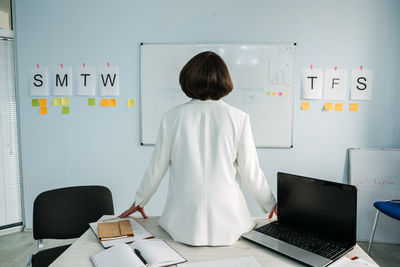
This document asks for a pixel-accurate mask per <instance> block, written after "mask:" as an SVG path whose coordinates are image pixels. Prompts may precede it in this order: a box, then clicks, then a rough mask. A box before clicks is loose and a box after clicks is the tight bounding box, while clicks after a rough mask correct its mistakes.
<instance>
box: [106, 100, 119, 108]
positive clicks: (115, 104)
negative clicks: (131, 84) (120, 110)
mask: <svg viewBox="0 0 400 267" xmlns="http://www.w3.org/2000/svg"><path fill="white" fill-rule="evenodd" d="M108 105H109V106H110V107H116V106H117V100H116V99H115V98H111V99H109V100H108Z"/></svg>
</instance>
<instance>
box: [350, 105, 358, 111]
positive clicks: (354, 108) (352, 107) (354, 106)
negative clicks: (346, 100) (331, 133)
mask: <svg viewBox="0 0 400 267" xmlns="http://www.w3.org/2000/svg"><path fill="white" fill-rule="evenodd" d="M350 111H358V103H351V104H350Z"/></svg>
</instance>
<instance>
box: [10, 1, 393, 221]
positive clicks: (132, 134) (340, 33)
mask: <svg viewBox="0 0 400 267" xmlns="http://www.w3.org/2000/svg"><path fill="white" fill-rule="evenodd" d="M16 2H17V3H16V33H17V53H18V75H19V78H18V81H19V88H18V93H19V105H20V117H21V120H20V124H21V139H22V140H21V149H22V166H23V170H22V171H23V177H24V181H23V185H24V201H25V215H26V224H27V226H30V225H31V221H32V205H33V200H34V198H35V197H36V196H37V195H38V194H39V193H40V192H42V191H44V190H48V189H51V188H56V187H63V186H71V185H80V184H103V185H106V186H108V187H109V188H110V189H111V190H112V192H113V196H114V203H115V209H116V212H117V213H119V212H121V211H122V210H123V209H125V208H127V207H128V206H129V205H130V204H131V202H132V201H133V198H134V194H135V191H136V188H137V186H138V184H139V182H140V179H141V175H142V173H143V172H144V170H145V168H146V166H147V164H148V162H149V158H150V156H151V152H152V149H153V148H152V147H142V146H140V144H139V137H140V104H141V103H140V56H139V55H140V54H139V52H140V48H139V44H140V43H141V42H175V43H176V42H178V43H179V42H188V43H196V42H219V43H221V42H222V43H235V42H240V43H246V42H248V43H260V42H274V43H276V42H296V43H297V44H298V45H297V55H296V65H297V68H296V71H297V75H296V90H295V91H296V94H295V103H294V105H295V112H294V148H293V149H258V154H259V158H260V164H261V166H262V169H263V170H264V171H265V174H266V176H267V177H268V181H269V183H270V185H271V187H272V188H273V190H274V191H276V172H277V171H285V172H291V173H296V174H301V175H310V176H315V177H318V178H322V179H327V180H332V181H339V182H347V181H348V175H347V172H348V158H347V149H348V148H349V147H394V146H400V140H399V134H400V126H399V125H400V121H399V116H398V114H399V111H400V108H399V107H398V102H399V100H400V94H399V93H398V92H399V90H400V87H399V85H398V82H397V79H398V77H397V76H398V75H399V70H400V68H399V63H398V62H399V59H400V56H399V47H400V37H399V36H400V33H399V25H400V18H399V13H400V12H399V10H400V1H397V0H353V1H346V0H335V1H333V0H332V1H318V0H303V1H297V0H281V1H272V0H271V1H266V0H265V1H256V0H252V1H238V0H236V1H228V0H220V1H211V0H203V1H194V0H189V1H188V0H171V1H162V0H150V1H139V0H118V1H117V0H116V1H106V0H87V1H78V0H70V1H54V0H38V1H28V0H21V1H16ZM82 62H85V63H86V64H87V65H88V66H100V65H105V64H106V62H110V63H111V64H112V65H116V66H119V67H120V87H121V88H120V91H121V95H120V96H119V97H118V98H117V101H118V106H117V107H116V108H100V107H99V106H98V105H97V106H96V107H88V106H87V98H86V97H78V96H73V97H71V99H70V102H71V103H70V106H71V114H70V115H62V114H61V111H60V107H53V106H51V102H52V98H48V101H49V107H48V109H49V114H48V115H45V116H43V115H39V111H38V108H34V107H32V106H31V97H30V96H29V88H28V73H29V70H30V68H32V67H34V66H36V64H40V66H48V67H50V68H52V67H54V66H57V65H58V64H60V63H63V64H64V65H65V66H72V67H76V66H79V65H80V64H81V63H82ZM310 64H313V65H314V66H315V67H320V68H333V67H334V66H338V67H339V68H344V69H349V70H351V69H352V68H359V66H360V65H363V66H364V67H365V68H370V69H374V70H375V82H374V88H373V89H374V91H373V100H372V101H365V102H359V109H360V111H359V112H354V113H350V112H349V111H348V103H349V100H346V101H345V102H344V107H345V111H343V112H323V111H321V109H322V105H323V101H322V100H320V101H319V100H317V101H312V103H311V110H310V111H300V103H301V100H300V71H301V69H302V68H306V67H308V66H309V65H310ZM127 98H134V99H135V100H136V103H137V106H136V107H135V108H133V109H129V108H127V107H126V105H125V101H126V99H127ZM96 100H97V104H98V103H99V98H96ZM166 191H167V179H165V180H164V181H163V182H162V184H161V186H160V188H159V190H158V191H157V193H156V194H155V196H154V197H153V199H152V200H151V201H150V203H149V204H148V206H147V207H146V209H147V211H148V213H149V214H151V215H159V214H161V212H162V209H163V206H164V201H165V197H166ZM249 207H250V209H251V210H252V212H253V214H254V215H261V211H260V209H259V208H258V207H257V205H256V203H255V201H253V200H252V199H251V198H249Z"/></svg>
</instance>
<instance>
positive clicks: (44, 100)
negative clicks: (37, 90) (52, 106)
mask: <svg viewBox="0 0 400 267" xmlns="http://www.w3.org/2000/svg"><path fill="white" fill-rule="evenodd" d="M39 104H40V106H41V107H47V99H46V98H41V99H39Z"/></svg>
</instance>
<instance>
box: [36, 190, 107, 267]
mask: <svg viewBox="0 0 400 267" xmlns="http://www.w3.org/2000/svg"><path fill="white" fill-rule="evenodd" d="M105 214H107V215H112V214H114V205H113V200H112V195H111V191H110V190H109V189H108V188H107V187H104V186H76V187H66V188H59V189H54V190H50V191H46V192H43V193H41V194H39V195H38V196H37V197H36V199H35V202H34V204H33V238H34V239H35V240H38V248H39V251H38V252H37V253H36V254H34V255H32V256H31V258H30V259H29V260H28V266H32V267H44V266H46V267H47V266H49V265H50V264H51V263H52V262H53V261H54V260H55V259H56V258H57V257H58V256H59V255H61V254H62V253H63V252H64V251H65V250H66V249H67V248H68V247H69V246H70V245H66V246H59V247H54V248H49V249H43V239H45V238H52V239H70V238H78V237H80V236H81V235H82V234H83V233H84V232H85V231H86V230H87V229H88V228H89V223H90V222H94V221H97V220H98V219H99V218H100V217H101V216H102V215H105Z"/></svg>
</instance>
